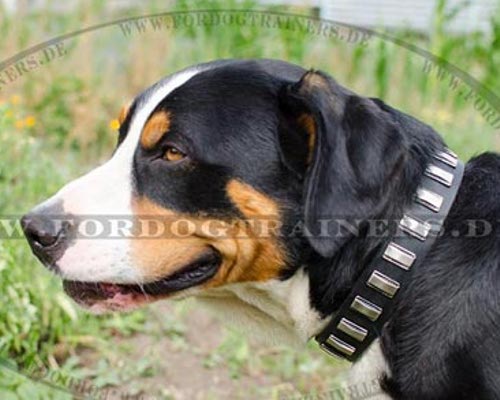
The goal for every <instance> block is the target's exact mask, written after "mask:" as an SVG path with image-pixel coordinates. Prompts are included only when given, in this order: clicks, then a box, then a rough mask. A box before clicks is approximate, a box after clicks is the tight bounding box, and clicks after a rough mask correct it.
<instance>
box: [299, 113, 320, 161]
mask: <svg viewBox="0 0 500 400" xmlns="http://www.w3.org/2000/svg"><path fill="white" fill-rule="evenodd" d="M298 122H299V125H300V126H302V127H303V128H304V129H305V131H306V132H307V147H308V149H309V152H308V154H307V163H308V164H309V163H310V162H311V161H312V157H313V154H314V145H315V144H316V122H315V121H314V118H313V117H312V115H310V114H306V113H304V114H302V115H301V116H299V118H298Z"/></svg>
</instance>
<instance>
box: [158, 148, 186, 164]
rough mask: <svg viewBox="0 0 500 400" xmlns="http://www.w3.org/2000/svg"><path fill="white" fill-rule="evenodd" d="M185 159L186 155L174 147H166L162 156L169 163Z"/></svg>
mask: <svg viewBox="0 0 500 400" xmlns="http://www.w3.org/2000/svg"><path fill="white" fill-rule="evenodd" d="M185 157H186V155H185V154H184V153H183V152H182V151H180V150H179V149H178V148H176V147H174V146H168V147H167V149H166V150H165V154H164V155H163V158H164V159H165V160H167V161H170V162H173V161H180V160H182V159H183V158H185Z"/></svg>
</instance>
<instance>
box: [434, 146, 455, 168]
mask: <svg viewBox="0 0 500 400" xmlns="http://www.w3.org/2000/svg"><path fill="white" fill-rule="evenodd" d="M434 158H435V159H436V160H439V161H441V162H443V163H445V164H447V165H449V166H450V167H452V168H456V167H457V165H458V157H457V155H456V154H455V153H453V152H452V151H451V150H449V149H446V151H440V152H437V153H436V154H434Z"/></svg>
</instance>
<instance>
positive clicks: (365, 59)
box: [0, 0, 500, 400]
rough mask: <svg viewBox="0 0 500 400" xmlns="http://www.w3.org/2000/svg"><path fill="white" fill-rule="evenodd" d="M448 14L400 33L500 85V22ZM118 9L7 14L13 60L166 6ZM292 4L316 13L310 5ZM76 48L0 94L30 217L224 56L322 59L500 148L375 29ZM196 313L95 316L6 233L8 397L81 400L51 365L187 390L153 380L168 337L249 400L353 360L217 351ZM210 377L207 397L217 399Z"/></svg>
mask: <svg viewBox="0 0 500 400" xmlns="http://www.w3.org/2000/svg"><path fill="white" fill-rule="evenodd" d="M214 7H218V8H222V7H224V8H237V7H243V8H247V9H248V8H252V7H254V6H253V3H245V4H243V5H241V4H240V3H236V2H229V3H228V2H224V3H221V2H214V1H206V2H204V4H200V5H199V8H200V9H203V8H214ZM176 9H177V10H187V9H189V6H188V3H187V2H179V3H177V5H176ZM444 9H445V8H444V3H443V1H442V0H440V2H439V4H438V10H437V17H436V21H435V24H434V27H433V31H432V32H431V33H430V35H429V37H422V36H419V35H415V34H412V33H409V32H398V33H397V34H396V35H397V36H398V38H401V39H404V40H406V41H408V42H411V43H414V44H417V45H419V46H421V47H423V48H426V49H429V50H431V51H433V52H434V53H435V54H437V55H440V56H442V57H444V58H446V59H447V60H449V61H450V62H452V63H454V64H456V65H457V66H459V67H460V68H462V69H464V70H466V71H469V72H470V73H471V74H472V75H474V76H475V77H476V78H477V79H478V80H479V81H480V82H481V83H483V84H485V85H486V86H487V87H489V88H490V89H491V90H493V91H494V92H497V93H498V92H500V78H499V77H498V74H497V68H496V66H498V61H499V59H498V57H500V22H499V21H500V19H498V18H496V17H494V18H493V19H492V35H491V36H489V37H486V36H482V35H480V34H474V35H471V36H468V37H465V38H464V37H453V36H450V35H447V34H446V29H445V28H446V24H447V23H449V21H450V20H451V19H452V18H453V15H449V14H445V13H444ZM106 10H107V9H106V7H105V3H104V2H100V1H93V2H88V3H82V4H81V5H80V6H79V7H78V9H77V10H75V11H74V12H72V13H69V14H64V13H63V14H53V13H51V12H49V11H47V10H42V11H40V12H36V13H30V14H29V15H24V16H21V17H22V18H19V19H17V18H14V17H12V18H9V17H7V16H4V17H3V20H2V21H1V24H0V32H1V33H2V35H1V36H0V37H1V39H0V51H1V52H2V54H3V55H4V56H5V57H7V56H10V55H12V54H15V53H16V52H18V51H19V50H21V49H23V48H25V47H26V46H29V45H33V44H35V43H37V42H39V41H40V40H41V38H46V37H51V35H56V34H60V33H63V32H66V31H71V30H76V29H78V28H80V27H82V26H83V25H91V24H93V23H97V22H99V21H100V20H101V18H100V17H99V16H100V15H102V13H106V14H107V15H106V18H104V19H105V20H111V19H113V18H118V17H124V16H127V15H141V14H147V13H151V12H160V11H163V10H164V9H163V8H162V7H161V6H160V5H159V4H158V3H154V2H149V3H148V2H145V3H143V4H142V5H140V6H137V8H136V9H133V10H122V11H119V12H116V11H106ZM276 10H280V11H283V9H276ZM289 11H293V12H300V13H305V12H307V13H311V11H310V10H308V9H305V8H290V9H289ZM19 20H21V21H22V23H17V22H18V21H19ZM66 49H67V51H68V52H67V55H65V56H64V57H63V58H61V59H59V60H56V61H54V62H53V63H51V64H49V65H47V66H45V67H44V68H40V69H37V70H35V71H33V72H31V73H30V74H28V75H26V76H23V77H22V78H20V79H18V80H16V81H15V82H14V83H12V84H11V85H9V86H8V87H6V88H4V89H3V90H2V92H0V97H1V98H2V102H1V105H0V149H1V150H2V151H1V156H0V214H1V215H4V216H5V215H13V216H18V215H20V214H22V213H23V212H25V211H27V210H28V209H29V208H30V207H32V206H33V205H34V204H37V203H38V202H39V201H41V200H42V199H45V198H46V197H48V196H49V195H51V194H52V193H54V192H55V191H56V190H57V189H58V188H59V187H60V186H61V185H62V184H63V183H64V182H67V181H68V180H70V179H71V178H73V177H75V176H77V175H79V174H81V173H82V172H83V171H85V170H86V169H88V168H89V166H90V165H94V164H95V163H97V162H99V161H101V160H103V159H104V158H105V157H106V156H107V155H108V154H109V153H110V151H111V149H112V146H113V143H114V142H115V139H116V138H115V133H114V132H113V131H112V129H110V127H109V124H110V121H111V120H112V119H113V118H115V117H116V114H117V112H118V110H119V109H120V107H121V105H122V104H123V103H125V102H126V101H128V100H129V99H131V98H132V97H133V96H134V95H135V94H136V93H138V92H139V91H140V90H142V89H144V88H145V87H146V86H148V85H149V84H151V83H152V82H155V81H156V80H158V79H159V78H160V77H161V76H164V75H166V74H168V73H171V72H173V71H175V70H177V69H179V68H182V67H184V66H187V65H190V64H193V63H198V62H202V61H207V60H211V59H215V58H221V57H271V58H281V59H285V60H289V61H292V62H296V63H299V64H301V65H304V66H306V67H313V66H314V67H315V68H320V69H323V70H325V71H327V72H329V73H331V74H332V75H334V76H335V78H336V79H337V80H338V81H339V82H340V83H342V84H344V85H346V86H349V87H351V88H352V89H353V90H355V91H357V92H359V93H362V94H364V95H367V96H379V97H382V98H383V99H384V100H386V101H387V102H388V103H390V104H392V105H394V106H396V107H397V108H400V109H403V110H404V111H406V112H408V113H410V114H412V115H415V116H417V117H419V118H421V119H422V120H424V121H426V122H428V123H429V124H431V125H433V126H434V127H435V128H436V129H437V130H438V131H440V132H441V133H442V134H443V136H444V137H445V139H446V140H447V142H448V143H449V145H450V147H451V148H453V149H454V150H455V151H457V152H458V153H459V154H460V155H461V156H462V157H463V158H465V159H467V158H469V157H470V156H472V155H474V154H477V153H479V152H482V151H485V150H499V149H500V140H499V135H498V129H495V128H493V127H492V126H490V125H489V124H488V123H487V121H486V120H485V118H483V116H482V115H481V113H480V112H478V110H477V109H476V108H475V105H474V104H473V102H471V101H466V100H464V98H463V96H459V95H458V94H457V92H456V91H454V90H452V89H451V88H450V87H449V85H448V84H447V83H446V81H445V80H443V79H439V77H438V76H437V75H436V73H435V72H432V73H430V74H429V73H425V71H424V68H423V65H424V63H423V60H422V59H421V58H420V57H419V56H417V55H415V54H413V53H411V52H408V51H407V50H404V49H402V48H401V47H398V46H396V45H395V44H393V43H390V42H387V41H383V40H381V39H377V38H372V39H371V40H370V41H369V43H368V45H367V46H356V45H351V44H347V43H345V42H342V41H339V40H336V39H325V38H321V37H317V36H308V35H304V34H301V33H300V32H293V31H288V30H279V29H269V28H263V27H259V26H257V27H252V26H244V27H242V28H241V29H240V28H238V26H235V25H224V26H202V27H195V28H179V29H177V30H173V31H172V30H167V29H157V30H155V29H152V28H148V29H147V30H146V31H145V32H143V33H138V32H135V33H131V34H130V35H128V36H126V35H124V34H123V32H122V31H121V29H120V28H119V27H112V28H107V29H105V30H100V31H97V32H95V33H91V34H87V35H83V36H79V37H77V38H76V39H75V40H72V41H69V42H67V44H66ZM195 309H196V307H195V306H193V305H192V304H191V303H189V302H188V303H183V304H179V305H176V306H174V307H173V308H172V309H169V310H170V311H169V312H168V315H167V316H165V311H164V309H163V308H162V306H152V307H150V308H148V310H147V311H138V312H134V313H131V314H127V315H120V316H104V317H95V316H89V315H87V314H85V313H83V312H81V311H80V310H79V309H77V308H76V307H75V305H74V304H73V303H72V302H70V301H69V300H68V298H67V297H66V296H64V294H63V293H62V291H61V288H60V283H59V282H58V280H57V279H56V278H54V277H52V276H51V275H50V274H49V273H48V272H46V271H45V270H44V269H43V268H41V267H40V265H39V264H38V263H37V262H36V261H35V260H34V258H33V257H32V256H31V254H30V251H29V249H28V248H27V245H26V244H25V242H24V241H23V240H20V239H19V240H0V357H1V359H2V360H7V361H8V368H5V367H4V368H1V367H0V398H1V399H8V400H10V399H25V398H30V399H36V398H40V399H51V398H54V399H59V398H70V397H71V395H69V394H68V393H64V392H63V391H60V390H57V389H53V388H50V386H48V385H45V384H40V383H38V384H37V383H35V382H34V381H32V380H28V379H26V378H25V377H24V376H23V375H22V374H20V373H19V372H23V371H24V373H25V372H26V371H35V372H37V371H38V372H40V371H41V370H43V371H45V372H44V373H43V374H42V377H41V378H42V379H43V378H46V380H48V381H50V382H56V383H57V384H58V385H57V386H62V387H68V386H70V383H71V382H70V383H68V382H69V380H70V379H73V380H76V382H79V381H81V380H84V381H88V382H90V383H91V385H93V386H92V387H95V388H97V389H102V388H114V387H126V388H127V390H128V393H148V394H151V390H153V388H154V390H153V391H154V394H156V395H158V396H159V398H176V397H177V395H176V392H175V388H168V387H162V386H161V385H159V384H158V383H155V381H154V379H155V378H154V377H156V376H158V375H160V373H159V372H157V371H162V368H164V369H165V370H166V373H168V371H169V370H168V368H169V367H168V365H167V364H165V363H166V361H165V359H164V358H162V357H161V354H159V353H161V351H162V350H161V348H160V347H155V345H154V343H156V342H159V343H160V342H161V343H163V342H162V340H163V339H164V338H167V342H166V343H165V346H170V347H169V348H171V352H172V354H175V353H177V352H179V353H180V354H183V355H185V358H189V357H191V358H192V360H193V363H195V364H196V365H199V366H201V368H202V369H204V370H206V373H207V374H210V373H211V372H213V373H214V374H215V376H223V377H224V379H226V378H227V379H229V380H231V381H235V382H242V385H243V383H244V382H247V386H244V385H243V386H242V387H245V388H248V387H250V388H251V391H250V392H245V391H244V389H242V391H243V393H242V396H247V398H248V397H250V398H261V397H266V398H270V397H272V396H277V393H278V392H279V391H280V390H287V391H288V390H290V391H291V392H293V393H296V391H299V392H311V391H314V390H316V391H322V390H326V389H328V388H331V387H332V385H334V384H335V383H336V378H335V377H334V375H335V373H336V372H337V371H338V370H339V369H341V368H342V366H341V365H339V364H337V363H335V362H331V361H330V360H328V359H327V358H325V357H322V356H321V355H320V354H319V353H318V352H317V350H315V349H314V350H313V349H309V350H308V351H304V352H300V351H296V350H292V349H284V348H279V347H278V348H277V347H272V348H262V347H257V348H256V347H252V346H251V345H250V344H249V343H248V342H247V341H246V340H245V339H244V338H243V337H242V336H241V335H240V334H239V333H237V332H234V331H231V330H229V331H221V332H220V336H221V339H220V341H218V342H217V343H215V345H214V347H213V349H214V350H213V351H208V350H207V349H206V348H204V347H203V346H198V345H196V343H193V341H192V338H190V329H189V327H188V326H187V325H188V324H189V323H191V322H190V318H191V317H190V316H191V315H192V313H193V310H195ZM152 316H153V318H152ZM139 338H142V339H141V340H145V341H146V340H151V338H153V339H154V342H153V343H151V344H150V346H149V347H150V348H151V349H155V350H157V351H156V352H155V351H153V350H151V352H150V353H147V354H144V355H143V357H136V358H135V359H134V358H133V357H132V356H131V354H132V353H133V352H134V349H135V347H136V346H135V345H136V344H137V340H139ZM131 359H133V360H134V361H133V362H132V363H130V360H131ZM16 371H17V372H16ZM39 375H40V374H39ZM167 375H168V374H167ZM136 381H137V382H138V383H137V382H136ZM262 382H264V383H262ZM261 383H262V384H261ZM208 386H210V385H208V384H207V389H206V393H205V394H204V397H203V398H204V399H210V398H217V396H218V394H217V392H214V391H213V390H212V389H210V388H209V387H208ZM249 390H250V389H249ZM214 396H215V397H214Z"/></svg>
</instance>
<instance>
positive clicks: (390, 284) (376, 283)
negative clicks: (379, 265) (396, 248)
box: [366, 270, 400, 299]
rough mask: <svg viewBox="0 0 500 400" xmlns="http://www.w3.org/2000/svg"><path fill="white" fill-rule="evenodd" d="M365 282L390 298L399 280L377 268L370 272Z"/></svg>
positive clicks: (398, 285) (396, 288)
mask: <svg viewBox="0 0 500 400" xmlns="http://www.w3.org/2000/svg"><path fill="white" fill-rule="evenodd" d="M366 284H367V285H368V286H370V287H371V288H372V289H375V290H378V291H379V292H380V293H382V294H383V295H384V296H386V297H389V298H390V299H392V298H393V297H394V295H395V294H396V293H397V291H398V290H399V287H400V284H399V282H397V281H395V280H394V279H392V278H389V277H388V276H387V275H384V274H383V273H382V272H380V271H377V270H375V271H373V272H372V274H371V275H370V278H368V282H366Z"/></svg>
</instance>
